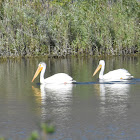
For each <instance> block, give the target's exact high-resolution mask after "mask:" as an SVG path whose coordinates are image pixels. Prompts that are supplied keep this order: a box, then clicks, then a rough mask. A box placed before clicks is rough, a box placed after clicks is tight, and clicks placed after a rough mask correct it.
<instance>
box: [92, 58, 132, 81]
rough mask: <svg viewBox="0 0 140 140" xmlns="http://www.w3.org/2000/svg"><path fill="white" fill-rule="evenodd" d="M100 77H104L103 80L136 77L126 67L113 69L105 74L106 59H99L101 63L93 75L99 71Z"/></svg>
mask: <svg viewBox="0 0 140 140" xmlns="http://www.w3.org/2000/svg"><path fill="white" fill-rule="evenodd" d="M100 69H101V71H100V73H99V79H103V80H111V81H114V80H129V79H132V78H134V77H133V76H132V75H131V74H130V73H129V72H128V71H127V70H126V69H117V70H113V71H110V72H108V73H106V74H104V69H105V61H104V60H100V61H99V65H98V67H97V68H96V70H95V72H94V73H93V76H94V75H95V74H96V73H97V72H98V71H99V70H100Z"/></svg>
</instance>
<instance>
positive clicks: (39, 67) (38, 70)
mask: <svg viewBox="0 0 140 140" xmlns="http://www.w3.org/2000/svg"><path fill="white" fill-rule="evenodd" d="M42 69H43V67H41V65H39V66H38V69H37V70H36V72H35V75H34V77H33V79H32V82H33V81H34V79H35V78H36V77H37V76H38V74H39V73H40V72H41V71H42Z"/></svg>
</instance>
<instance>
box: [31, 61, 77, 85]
mask: <svg viewBox="0 0 140 140" xmlns="http://www.w3.org/2000/svg"><path fill="white" fill-rule="evenodd" d="M45 70H46V64H45V63H44V62H40V63H39V65H38V69H37V70H36V73H35V75H34V77H33V79H32V82H33V81H34V79H35V78H36V77H37V76H38V74H39V73H40V72H41V73H40V83H41V84H70V83H73V82H76V81H74V80H73V78H72V77H70V76H69V75H68V74H66V73H58V74H54V75H53V76H50V77H48V78H46V79H44V74H45Z"/></svg>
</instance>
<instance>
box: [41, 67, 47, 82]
mask: <svg viewBox="0 0 140 140" xmlns="http://www.w3.org/2000/svg"><path fill="white" fill-rule="evenodd" d="M45 70H46V67H43V69H42V71H41V73H40V83H44V80H45V79H44V74H45Z"/></svg>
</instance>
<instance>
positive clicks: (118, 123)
mask: <svg viewBox="0 0 140 140" xmlns="http://www.w3.org/2000/svg"><path fill="white" fill-rule="evenodd" d="M103 59H104V60H105V61H106V68H105V73H106V72H108V71H111V70H113V69H118V68H125V69H127V70H128V71H129V72H130V73H131V74H132V75H133V76H134V77H135V78H134V79H133V80H129V81H123V82H122V81H121V82H120V81H116V82H109V83H108V82H100V81H99V80H98V74H97V75H96V76H95V77H92V74H93V72H94V70H95V69H96V67H97V65H98V62H99V58H98V59H97V58H96V59H95V58H92V57H87V58H82V57H81V58H67V59H47V58H35V59H20V60H11V59H9V60H6V61H2V60H0V136H3V137H6V138H7V139H9V140H26V139H27V138H29V136H30V134H31V132H32V131H34V130H37V131H38V132H39V131H40V124H41V123H42V122H48V121H49V122H51V124H53V125H54V126H55V133H53V134H51V135H48V140H139V139H140V57H138V56H137V57H109V58H108V57H107V58H103ZM40 61H44V62H45V63H46V64H47V71H46V73H45V77H48V76H51V75H53V74H55V73H59V72H65V73H67V74H69V75H70V76H72V77H73V78H74V79H75V80H76V81H77V83H76V84H73V85H71V84H67V85H63V84H62V85H52V84H51V85H47V86H45V87H44V86H43V85H40V84H39V77H38V78H37V79H35V81H34V83H31V80H32V78H33V75H34V73H35V71H36V69H37V66H38V63H39V62H40Z"/></svg>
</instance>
